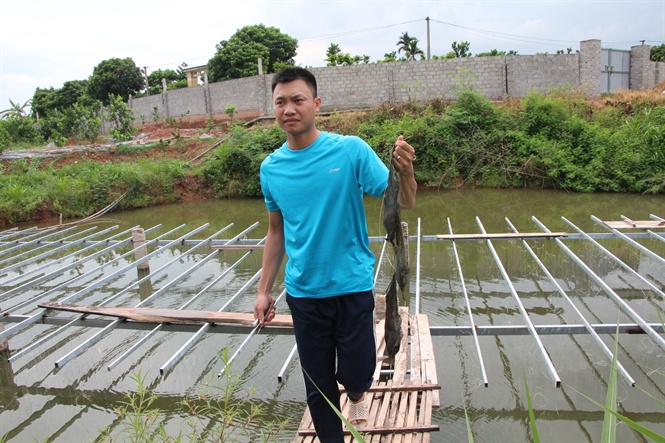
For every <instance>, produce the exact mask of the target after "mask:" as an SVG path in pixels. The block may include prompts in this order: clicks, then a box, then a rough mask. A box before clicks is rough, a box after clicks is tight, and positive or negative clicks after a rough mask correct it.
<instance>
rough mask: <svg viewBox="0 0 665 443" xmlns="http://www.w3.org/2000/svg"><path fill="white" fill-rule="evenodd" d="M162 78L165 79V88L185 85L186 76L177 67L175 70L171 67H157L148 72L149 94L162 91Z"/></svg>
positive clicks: (176, 87)
mask: <svg viewBox="0 0 665 443" xmlns="http://www.w3.org/2000/svg"><path fill="white" fill-rule="evenodd" d="M162 79H164V80H166V89H172V86H173V87H174V88H175V89H178V88H181V87H187V76H186V75H185V73H184V72H183V71H182V68H178V70H177V71H174V70H173V69H164V70H162V69H158V70H156V71H152V72H151V73H150V74H148V86H149V87H150V93H151V94H159V93H161V92H162Z"/></svg>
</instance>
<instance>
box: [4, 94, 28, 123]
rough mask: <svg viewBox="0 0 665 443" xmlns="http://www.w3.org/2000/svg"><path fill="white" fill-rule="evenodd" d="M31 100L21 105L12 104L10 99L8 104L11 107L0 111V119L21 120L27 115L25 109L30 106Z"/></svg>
mask: <svg viewBox="0 0 665 443" xmlns="http://www.w3.org/2000/svg"><path fill="white" fill-rule="evenodd" d="M30 103H31V100H28V101H27V102H25V103H23V104H21V103H19V102H16V103H14V102H13V101H12V99H9V104H10V105H11V107H9V108H7V109H5V110H3V111H0V118H2V119H5V120H6V119H11V118H23V117H25V116H26V115H27V113H26V110H25V108H27V107H28V106H30Z"/></svg>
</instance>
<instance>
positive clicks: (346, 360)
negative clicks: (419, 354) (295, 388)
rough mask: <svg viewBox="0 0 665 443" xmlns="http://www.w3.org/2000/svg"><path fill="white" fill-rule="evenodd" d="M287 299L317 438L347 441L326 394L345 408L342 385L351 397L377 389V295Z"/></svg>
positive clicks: (323, 441)
mask: <svg viewBox="0 0 665 443" xmlns="http://www.w3.org/2000/svg"><path fill="white" fill-rule="evenodd" d="M286 301H287V303H288V305H289V309H290V310H291V316H292V317H293V328H294V332H295V336H296V344H297V345H298V356H299V357H300V365H301V366H302V369H303V375H304V378H305V387H306V390H307V405H308V406H309V411H310V414H311V415H312V422H313V423H314V428H315V429H316V434H317V436H318V437H319V440H320V441H321V443H340V442H343V441H344V440H343V434H342V421H341V420H340V419H339V417H338V416H337V414H336V413H335V411H334V410H333V409H332V408H331V407H330V405H329V404H328V402H327V401H326V399H325V398H324V397H323V396H322V395H321V392H322V393H323V395H325V396H326V397H327V398H328V400H330V401H331V402H332V404H333V405H335V407H336V408H337V409H338V410H340V402H339V399H340V394H339V388H338V385H337V383H338V382H339V383H340V384H342V385H343V386H344V387H345V388H346V390H347V392H348V393H356V394H361V393H363V392H365V391H367V390H368V389H369V388H370V386H371V385H372V375H373V373H374V369H375V368H376V342H375V337H374V293H373V292H372V291H366V292H358V293H354V294H348V295H342V296H338V297H329V298H296V297H292V296H290V295H288V294H287V296H286ZM317 387H318V389H317ZM319 390H321V392H319Z"/></svg>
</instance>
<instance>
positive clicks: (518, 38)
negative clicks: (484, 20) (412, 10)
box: [431, 19, 579, 46]
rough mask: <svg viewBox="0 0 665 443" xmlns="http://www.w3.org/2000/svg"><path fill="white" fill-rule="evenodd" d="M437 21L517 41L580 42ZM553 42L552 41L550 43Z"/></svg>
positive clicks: (441, 22) (545, 42)
mask: <svg viewBox="0 0 665 443" xmlns="http://www.w3.org/2000/svg"><path fill="white" fill-rule="evenodd" d="M431 20H432V21H433V22H435V23H440V24H443V25H448V26H453V27H455V28H460V29H466V30H467V31H473V32H477V33H480V34H487V35H491V36H494V37H502V38H506V39H508V40H516V41H522V42H527V43H539V44H547V45H555V46H556V45H559V44H561V43H566V44H567V43H579V41H572V40H555V39H548V38H539V37H527V36H523V35H515V34H505V33H503V32H497V31H488V30H486V29H479V28H472V27H470V26H463V25H457V24H455V23H448V22H443V21H440V20H435V19H431ZM548 42H551V43H548Z"/></svg>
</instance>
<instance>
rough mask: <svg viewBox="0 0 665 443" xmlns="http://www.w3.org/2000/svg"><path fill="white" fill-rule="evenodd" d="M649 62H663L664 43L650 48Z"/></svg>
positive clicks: (664, 53) (664, 58) (664, 55)
mask: <svg viewBox="0 0 665 443" xmlns="http://www.w3.org/2000/svg"><path fill="white" fill-rule="evenodd" d="M650 58H651V61H654V62H665V43H663V44H662V45H659V46H654V47H653V48H651V56H650Z"/></svg>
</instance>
